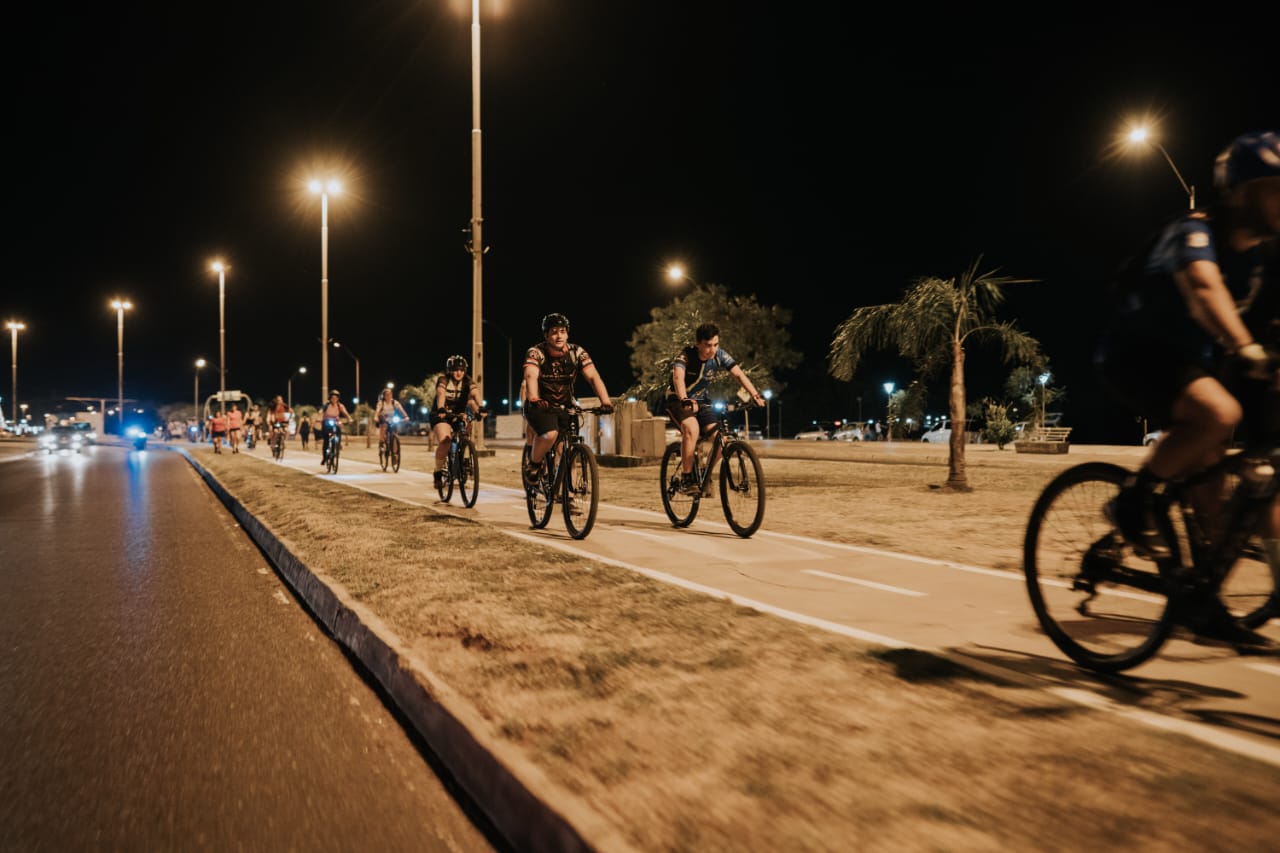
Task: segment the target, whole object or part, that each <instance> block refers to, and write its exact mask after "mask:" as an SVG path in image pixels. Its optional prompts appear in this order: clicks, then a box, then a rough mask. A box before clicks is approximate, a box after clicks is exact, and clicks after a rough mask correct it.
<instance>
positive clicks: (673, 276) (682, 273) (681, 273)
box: [666, 263, 698, 287]
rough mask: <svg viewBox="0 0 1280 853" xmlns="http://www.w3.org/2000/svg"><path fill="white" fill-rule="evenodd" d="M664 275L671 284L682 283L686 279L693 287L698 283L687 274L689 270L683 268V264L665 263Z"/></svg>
mask: <svg viewBox="0 0 1280 853" xmlns="http://www.w3.org/2000/svg"><path fill="white" fill-rule="evenodd" d="M666 275H667V281H669V282H671V284H673V285H677V284H684V283H685V282H686V281H687V282H689V284H692V285H693V286H694V287H697V286H698V283H697V282H696V281H694V280H693V277H692V276H690V275H689V271H688V270H686V269H685V268H684V264H679V263H676V264H667V270H666Z"/></svg>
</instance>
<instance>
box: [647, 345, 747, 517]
mask: <svg viewBox="0 0 1280 853" xmlns="http://www.w3.org/2000/svg"><path fill="white" fill-rule="evenodd" d="M694 340H695V343H694V345H693V346H691V347H685V348H684V349H682V350H681V351H680V354H679V355H677V356H676V357H675V359H674V360H673V361H672V363H671V383H670V384H669V385H668V386H667V398H666V404H665V408H666V410H667V415H668V416H669V417H670V418H671V420H672V421H674V422H675V423H676V425H677V426H679V427H680V470H681V479H680V489H681V491H683V492H685V493H686V494H697V493H698V492H699V489H700V487H699V486H698V483H697V481H696V480H695V479H694V476H693V453H694V450H695V449H696V448H697V446H698V437H699V434H701V436H702V437H703V438H710V437H711V436H712V435H713V434H714V433H715V431H716V430H717V429H719V422H718V421H717V420H716V416H715V413H714V412H712V411H711V383H712V382H713V381H714V380H715V378H716V376H717V374H719V373H720V371H726V372H727V373H728V374H729V375H730V376H732V377H733V378H734V379H736V380H738V384H739V385H741V386H742V388H743V390H745V391H746V392H747V393H748V394H750V395H751V399H752V400H754V401H755V403H756V405H758V406H763V405H764V397H761V396H760V392H759V391H757V390H756V386H755V385H752V384H751V380H750V379H748V378H747V374H745V373H743V372H742V368H741V367H739V366H738V362H736V361H734V360H733V356H731V355H729V353H727V352H725V351H724V350H722V349H721V348H720V327H719V326H717V325H716V324H715V323H703V324H702V325H701V326H699V327H698V329H697V331H696V332H695V333H694ZM715 464H716V460H715V458H712V459H710V460H709V461H708V463H707V466H708V467H709V468H711V467H715Z"/></svg>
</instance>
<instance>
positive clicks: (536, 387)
mask: <svg viewBox="0 0 1280 853" xmlns="http://www.w3.org/2000/svg"><path fill="white" fill-rule="evenodd" d="M579 373H581V374H582V377H583V378H584V379H586V380H587V381H588V382H590V383H591V387H592V388H594V389H595V392H596V396H598V397H599V398H600V408H601V409H602V410H603V412H605V413H607V412H609V411H612V410H613V401H612V400H611V399H610V398H609V391H608V390H607V389H606V388H605V387H604V380H603V379H601V378H600V373H599V371H597V370H596V366H595V364H594V363H593V362H592V361H591V356H589V355H588V354H587V351H586V350H584V349H583V348H582V347H580V346H578V345H577V344H571V343H569V318H568V317H566V316H565V315H563V314H559V313H555V314H548V315H547V316H545V317H543V318H542V342H541V343H538V344H534V345H533V346H531V347H529V349H528V350H527V351H526V352H525V356H524V399H525V404H524V418H525V441H526V443H527V444H528V445H529V464H528V465H527V466H526V467H525V470H524V480H525V485H526V486H528V485H529V484H531V483H534V482H537V479H538V474H539V473H540V472H541V470H542V461H543V459H545V458H546V455H547V450H549V449H550V448H551V445H553V444H555V441H556V439H557V438H558V437H559V436H560V432H561V430H563V429H565V428H566V427H567V426H568V423H567V419H568V417H569V414H568V413H567V412H566V411H564V407H565V406H568V405H569V403H570V402H571V401H572V400H573V386H574V383H575V382H576V381H577V379H578V374H579ZM552 406H555V407H556V408H554V409H553V408H551V407H552Z"/></svg>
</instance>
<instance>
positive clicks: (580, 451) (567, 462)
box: [563, 444, 600, 539]
mask: <svg viewBox="0 0 1280 853" xmlns="http://www.w3.org/2000/svg"><path fill="white" fill-rule="evenodd" d="M599 506H600V468H599V464H598V463H597V462H596V455H595V453H594V452H593V451H592V450H591V448H590V447H588V446H587V445H585V444H576V445H574V446H573V447H571V448H569V451H568V453H566V454H565V458H564V507H563V509H564V526H565V528H566V529H567V530H568V531H569V535H570V536H572V537H573V538H574V539H585V538H586V537H587V534H588V533H590V532H591V528H592V526H593V525H594V524H595V523H596V511H597V509H598V508H599Z"/></svg>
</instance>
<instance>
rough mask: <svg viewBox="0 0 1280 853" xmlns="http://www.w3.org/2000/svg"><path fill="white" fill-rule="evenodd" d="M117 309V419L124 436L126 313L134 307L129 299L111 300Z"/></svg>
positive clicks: (112, 305)
mask: <svg viewBox="0 0 1280 853" xmlns="http://www.w3.org/2000/svg"><path fill="white" fill-rule="evenodd" d="M111 307H112V308H114V309H116V417H117V418H118V422H119V432H120V435H124V312H126V311H128V310H129V309H130V308H132V307H133V304H132V303H131V302H130V301H129V300H128V299H120V298H118V297H117V298H116V299H113V300H111Z"/></svg>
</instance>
